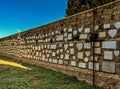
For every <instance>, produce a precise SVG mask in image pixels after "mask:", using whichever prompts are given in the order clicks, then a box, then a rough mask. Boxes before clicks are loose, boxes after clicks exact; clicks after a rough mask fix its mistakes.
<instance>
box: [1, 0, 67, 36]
mask: <svg viewBox="0 0 120 89" xmlns="http://www.w3.org/2000/svg"><path fill="white" fill-rule="evenodd" d="M66 8H67V0H0V38H2V37H5V36H8V35H11V34H15V33H17V32H18V29H19V30H20V31H24V30H28V29H31V28H35V27H38V26H41V25H44V24H47V23H50V22H54V21H56V20H59V19H62V18H64V17H65V15H66V14H65V9H66Z"/></svg>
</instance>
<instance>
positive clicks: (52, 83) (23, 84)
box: [0, 55, 102, 89]
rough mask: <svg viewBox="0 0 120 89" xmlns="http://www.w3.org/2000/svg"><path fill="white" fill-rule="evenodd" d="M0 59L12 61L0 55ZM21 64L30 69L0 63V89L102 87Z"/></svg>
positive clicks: (41, 68) (85, 88)
mask: <svg viewBox="0 0 120 89" xmlns="http://www.w3.org/2000/svg"><path fill="white" fill-rule="evenodd" d="M0 59H5V60H9V61H14V60H12V59H11V58H8V57H5V56H1V55H0ZM18 63H20V62H18ZM21 64H23V65H24V66H27V67H29V68H31V69H32V70H26V69H21V68H17V67H12V66H8V65H0V89H102V88H98V87H95V88H94V87H92V86H90V85H88V84H86V83H85V82H81V81H78V80H77V79H76V77H73V76H68V75H65V74H63V73H60V72H55V71H52V70H50V69H46V68H43V67H38V66H35V65H29V64H25V63H21Z"/></svg>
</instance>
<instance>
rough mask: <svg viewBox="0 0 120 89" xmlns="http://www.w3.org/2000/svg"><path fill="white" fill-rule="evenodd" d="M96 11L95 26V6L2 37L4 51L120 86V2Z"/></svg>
mask: <svg viewBox="0 0 120 89" xmlns="http://www.w3.org/2000/svg"><path fill="white" fill-rule="evenodd" d="M96 12H97V13H96V15H95V26H94V25H93V24H94V20H93V19H94V15H93V9H91V10H88V11H85V12H82V13H79V14H76V15H73V16H70V17H67V18H64V19H62V20H59V21H56V22H53V23H50V24H47V25H44V26H40V27H37V28H33V29H30V30H27V31H24V32H21V33H18V34H14V35H12V36H8V37H5V38H2V39H0V53H1V54H4V55H7V56H10V57H13V58H15V59H17V60H22V61H24V62H28V63H32V64H36V65H39V66H43V67H46V68H50V69H53V70H56V71H61V72H63V73H66V74H68V75H74V76H76V77H77V78H78V79H79V80H83V81H86V82H87V83H89V84H92V83H93V76H95V78H94V79H95V80H94V81H95V84H96V85H98V86H103V87H104V89H120V38H119V37H120V1H119V0H117V1H115V2H112V3H109V4H106V5H104V6H100V7H97V8H96ZM93 30H94V39H95V42H94V43H93V42H92V40H93ZM93 46H94V48H93ZM93 50H94V53H93ZM93 54H94V61H95V62H94V70H95V71H94V73H95V75H93Z"/></svg>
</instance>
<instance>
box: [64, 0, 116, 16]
mask: <svg viewBox="0 0 120 89" xmlns="http://www.w3.org/2000/svg"><path fill="white" fill-rule="evenodd" d="M112 1H115V0H68V8H67V9H66V15H67V16H70V15H73V14H76V13H79V12H82V11H85V10H88V9H91V8H93V7H96V6H100V5H103V4H106V3H109V2H112Z"/></svg>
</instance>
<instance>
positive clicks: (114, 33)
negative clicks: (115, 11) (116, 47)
mask: <svg viewBox="0 0 120 89" xmlns="http://www.w3.org/2000/svg"><path fill="white" fill-rule="evenodd" d="M108 34H109V36H110V37H112V38H114V37H115V36H116V34H117V29H112V30H109V31H108Z"/></svg>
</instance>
